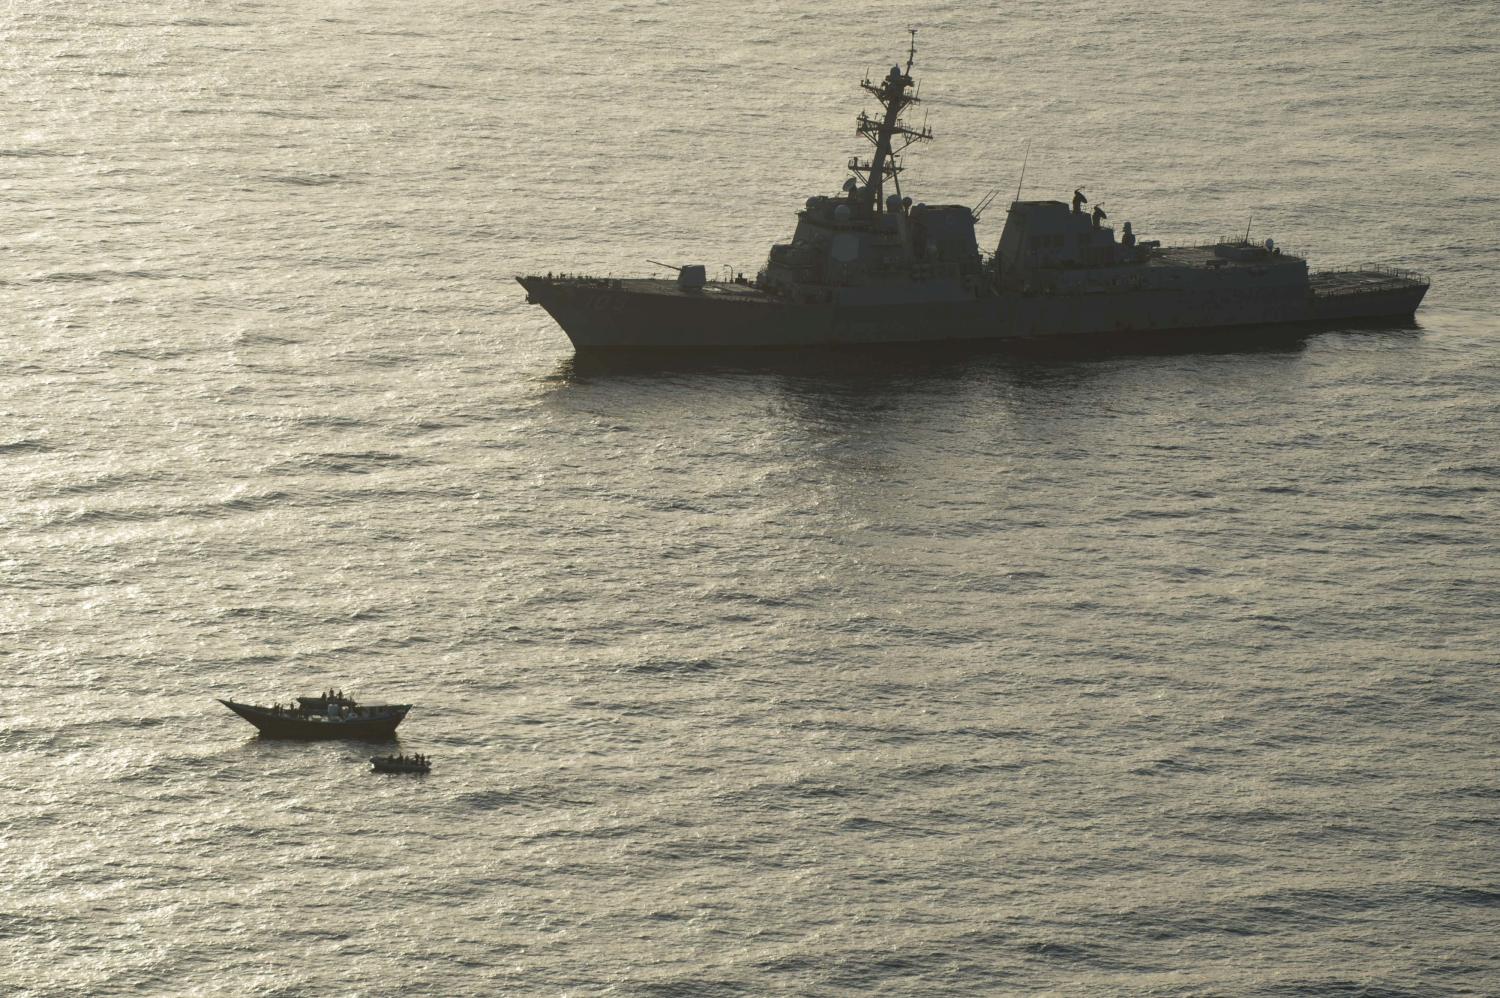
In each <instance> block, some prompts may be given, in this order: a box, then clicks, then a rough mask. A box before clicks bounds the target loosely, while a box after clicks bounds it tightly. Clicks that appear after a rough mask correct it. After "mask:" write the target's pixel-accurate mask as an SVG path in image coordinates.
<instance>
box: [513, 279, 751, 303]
mask: <svg viewBox="0 0 1500 998" xmlns="http://www.w3.org/2000/svg"><path fill="white" fill-rule="evenodd" d="M520 280H521V284H522V286H523V287H526V288H527V290H528V291H529V290H532V289H531V287H530V283H529V282H536V283H537V284H539V285H552V286H554V287H563V288H571V289H578V290H597V291H606V292H607V291H628V292H630V293H631V294H634V295H660V296H662V297H664V298H667V297H670V298H676V297H680V296H682V295H694V296H703V297H708V298H722V299H725V300H731V301H739V302H757V301H769V300H772V299H771V296H770V295H767V294H766V292H765V291H763V290H761V289H760V288H757V287H755V286H754V285H751V284H749V283H744V284H741V283H739V282H736V281H709V282H708V283H706V284H704V285H703V287H702V288H700V289H698V290H696V291H684V290H683V289H682V288H679V287H678V286H677V280H676V278H658V277H589V276H587V275H574V274H568V275H551V274H548V275H547V276H545V277H541V276H536V275H532V276H528V277H524V278H520Z"/></svg>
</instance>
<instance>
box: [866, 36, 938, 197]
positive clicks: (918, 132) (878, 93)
mask: <svg viewBox="0 0 1500 998" xmlns="http://www.w3.org/2000/svg"><path fill="white" fill-rule="evenodd" d="M908 30H909V31H910V32H911V49H910V50H909V51H908V52H907V54H906V71H905V72H902V70H901V67H900V66H892V67H891V71H890V73H889V74H887V76H886V77H885V79H883V80H881V81H880V83H879V84H875V83H871V82H870V81H869V80H862V81H860V84H859V85H860V86H861V87H863V88H865V89H866V90H868V91H869V92H870V93H872V94H874V95H875V99H876V100H878V101H880V103H881V106H883V107H884V108H885V113H884V114H883V115H881V116H880V117H879V118H871V117H870V116H869V115H867V114H865V113H864V112H863V111H861V112H860V114H859V118H858V119H857V123H856V126H855V131H856V132H857V133H858V134H860V135H863V136H864V137H865V138H867V139H869V140H870V144H871V145H873V146H874V147H875V155H874V156H873V157H872V158H871V159H870V160H869V161H868V162H864V163H862V162H860V160H859V157H858V156H855V157H854V158H852V159H850V160H849V169H850V171H851V172H852V173H853V174H854V175H855V176H856V177H858V178H859V180H860V183H862V184H863V185H864V187H865V189H866V190H868V191H869V192H870V194H871V196H872V197H873V198H874V201H875V211H876V212H877V213H881V212H884V211H885V178H886V177H890V178H891V180H892V182H893V183H895V185H896V193H897V194H900V193H901V180H900V176H899V175H900V173H901V169H902V168H901V165H900V164H899V163H898V162H897V156H898V155H899V154H900V152H901V151H902V150H903V149H905V148H906V147H907V146H909V145H911V144H913V143H915V142H928V141H931V139H932V130H931V129H930V128H926V127H924V128H921V129H915V128H908V127H907V126H906V125H904V124H902V123H901V112H902V111H904V110H906V108H908V107H910V106H911V105H912V104H915V103H917V96H916V94H915V93H914V92H913V93H907V91H908V90H913V89H914V87H915V84H914V83H913V82H912V78H911V64H912V62H913V61H914V60H915V59H916V57H917V29H916V28H910V29H908ZM897 142H899V143H900V144H899V145H897V144H896V143H897Z"/></svg>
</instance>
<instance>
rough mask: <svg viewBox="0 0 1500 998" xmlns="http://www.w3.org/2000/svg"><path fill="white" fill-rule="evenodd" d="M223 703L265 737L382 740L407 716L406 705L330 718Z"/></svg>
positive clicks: (230, 701) (221, 701) (243, 704)
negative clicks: (336, 718) (368, 713)
mask: <svg viewBox="0 0 1500 998" xmlns="http://www.w3.org/2000/svg"><path fill="white" fill-rule="evenodd" d="M219 702H220V703H222V704H223V705H224V706H226V707H228V708H229V709H230V710H232V711H234V712H235V713H236V714H238V715H239V716H240V717H242V718H244V719H245V720H246V721H249V722H250V723H251V724H253V725H255V728H256V730H257V731H259V732H260V733H261V736H262V737H265V738H295V739H300V740H303V741H322V740H325V739H331V738H355V739H364V740H367V741H381V740H386V739H390V738H394V737H395V736H396V727H397V725H399V724H400V723H401V722H402V721H403V720H405V719H406V714H407V711H409V710H410V709H411V708H410V707H409V706H407V705H404V704H402V705H391V706H388V707H381V708H375V710H378V711H379V713H377V714H374V715H373V716H370V717H351V718H347V719H343V720H330V719H329V718H326V717H321V716H318V715H298V714H289V713H287V712H285V711H283V712H281V713H279V714H278V713H276V712H275V711H273V710H268V709H267V708H265V707H258V706H256V705H254V704H248V703H236V702H235V701H233V700H220V701H219Z"/></svg>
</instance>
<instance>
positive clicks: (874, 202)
mask: <svg viewBox="0 0 1500 998" xmlns="http://www.w3.org/2000/svg"><path fill="white" fill-rule="evenodd" d="M915 56H916V36H915V32H913V36H912V45H911V50H910V52H909V53H908V55H907V61H906V68H905V69H904V70H903V69H902V68H901V67H900V66H892V67H891V70H890V72H889V73H888V74H887V75H886V76H885V77H884V78H883V79H881V80H879V81H878V82H873V83H872V82H871V81H869V80H864V81H863V82H862V83H861V84H860V85H861V86H862V87H863V88H864V89H865V90H867V91H868V92H869V93H871V94H872V95H874V97H875V99H876V100H877V101H879V102H880V105H881V108H882V112H881V113H880V114H879V115H878V116H876V117H870V116H868V115H866V114H863V113H861V114H860V116H859V118H858V119H857V126H858V131H859V134H861V135H863V136H865V137H866V138H867V139H868V140H869V141H870V143H871V144H872V145H873V147H874V152H873V154H872V155H871V157H870V158H869V159H868V160H861V159H859V158H857V157H856V158H854V159H851V160H850V161H849V164H848V165H849V170H850V172H851V173H852V174H853V176H851V177H850V178H849V179H848V180H847V181H846V182H845V184H844V190H843V193H842V194H840V195H838V196H836V197H812V198H809V199H808V200H807V204H806V206H805V207H804V209H803V210H802V211H800V212H798V217H797V228H796V231H795V234H794V235H793V237H792V240H791V242H789V243H783V244H778V245H776V246H773V247H771V253H770V257H769V259H768V260H767V261H766V265H765V267H764V269H762V270H761V271H760V273H759V274H758V275H757V276H756V278H755V279H754V280H747V279H745V278H743V277H737V278H734V279H733V280H728V281H709V280H707V279H706V277H707V275H706V272H705V268H704V267H703V266H701V265H696V266H684V267H680V268H678V273H677V278H676V280H660V279H651V278H636V279H615V278H602V277H588V276H577V275H554V274H547V275H532V276H524V277H517V278H516V280H518V281H519V282H520V283H521V285H522V287H524V288H525V289H526V300H527V301H528V302H531V303H534V304H538V305H541V306H542V307H543V308H544V309H546V310H547V312H548V313H550V314H551V316H552V317H553V318H554V319H555V320H556V321H557V323H558V325H560V326H561V327H562V328H563V331H564V332H566V333H567V334H568V337H569V338H570V339H571V340H572V341H573V345H574V347H575V348H577V349H579V350H593V349H610V348H625V347H669V348H670V347H699V348H702V347H712V348H732V347H766V346H780V347H793V346H813V345H829V344H840V343H911V342H925V341H938V340H993V339H1011V338H1041V337H1049V338H1050V337H1061V336H1078V335H1088V334H1094V335H1096V336H1104V337H1106V338H1110V337H1118V336H1128V335H1130V334H1136V333H1147V334H1158V333H1167V332H1171V333H1180V334H1183V335H1191V334H1193V333H1197V334H1199V335H1203V334H1205V333H1210V332H1213V331H1222V330H1226V329H1231V328H1234V327H1240V328H1241V330H1243V329H1244V327H1267V326H1286V325H1289V324H1327V323H1333V322H1341V321H1346V320H1370V319H1375V320H1385V319H1391V320H1394V319H1402V318H1409V317H1410V316H1411V315H1412V314H1413V313H1414V312H1415V311H1416V308H1417V306H1418V305H1419V304H1420V303H1421V301H1422V296H1423V295H1424V294H1426V292H1427V289H1428V287H1429V282H1428V281H1427V280H1426V279H1425V278H1424V277H1422V276H1421V275H1418V274H1415V273H1412V272H1410V271H1405V270H1397V269H1392V268H1386V267H1381V266H1374V265H1367V266H1365V267H1363V268H1361V269H1358V270H1344V271H1331V272H1322V273H1310V272H1309V271H1308V266H1307V261H1306V260H1305V259H1303V258H1301V257H1298V256H1295V255H1293V254H1291V253H1288V252H1284V251H1283V250H1282V249H1280V248H1278V247H1277V246H1276V245H1275V244H1274V243H1273V242H1272V240H1270V239H1267V240H1265V241H1264V242H1263V243H1252V242H1250V241H1249V238H1248V231H1247V233H1246V238H1244V239H1238V240H1226V241H1223V242H1220V243H1218V244H1215V245H1207V246H1179V247H1167V246H1162V245H1161V244H1160V243H1159V242H1157V241H1155V240H1142V241H1138V240H1137V239H1136V236H1135V233H1133V232H1132V231H1131V226H1130V223H1129V222H1126V223H1125V225H1124V228H1123V231H1122V233H1121V235H1120V236H1119V238H1116V235H1115V231H1114V229H1113V228H1111V227H1110V226H1107V225H1105V224H1104V222H1105V221H1106V219H1107V216H1106V215H1105V214H1104V212H1103V211H1102V210H1101V209H1100V208H1099V207H1098V206H1095V207H1094V209H1093V210H1092V211H1089V212H1085V211H1084V210H1083V208H1082V206H1083V204H1085V203H1086V202H1087V198H1085V197H1084V195H1083V194H1082V192H1081V191H1075V192H1074V197H1073V200H1072V203H1071V204H1069V203H1067V202H1063V201H1022V200H1019V197H1020V188H1019V186H1018V188H1017V200H1015V201H1012V202H1011V205H1010V209H1009V212H1008V213H1007V217H1006V221H1005V226H1004V229H1003V231H1002V233H1001V236H1000V242H999V245H998V246H997V247H996V250H995V252H994V254H992V255H986V254H982V253H981V252H980V250H979V245H978V242H977V241H976V239H975V235H974V226H975V223H976V221H977V220H978V216H979V213H980V212H982V211H983V209H984V207H985V205H986V204H987V203H988V202H987V201H986V202H985V203H982V204H981V205H979V206H978V208H970V207H968V206H966V205H952V204H949V205H929V204H913V203H912V199H911V198H909V197H904V196H902V193H901V185H900V177H901V173H902V172H903V169H904V168H903V167H902V166H901V164H900V154H901V152H902V150H904V149H905V148H907V147H908V146H910V145H912V144H913V143H917V142H925V141H929V140H931V138H932V133H931V131H930V130H928V129H927V128H921V129H916V128H911V127H908V126H907V125H906V124H904V123H903V121H902V118H901V115H902V112H903V111H904V110H905V109H906V108H908V107H910V106H911V105H912V104H913V103H916V101H917V97H916V94H915V92H914V90H915V84H914V81H913V80H912V77H911V67H912V62H913V60H914V59H915ZM1023 177H1024V170H1023ZM888 182H889V184H890V186H891V188H892V192H891V193H890V194H889V195H887V194H886V187H887V183H888Z"/></svg>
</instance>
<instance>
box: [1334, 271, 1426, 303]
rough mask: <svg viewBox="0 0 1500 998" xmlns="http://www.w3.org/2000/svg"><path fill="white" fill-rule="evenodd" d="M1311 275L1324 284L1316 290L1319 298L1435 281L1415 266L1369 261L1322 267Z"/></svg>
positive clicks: (1378, 290) (1391, 289) (1394, 289)
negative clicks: (1335, 267) (1359, 263)
mask: <svg viewBox="0 0 1500 998" xmlns="http://www.w3.org/2000/svg"><path fill="white" fill-rule="evenodd" d="M1308 277H1309V278H1310V279H1311V280H1313V281H1314V282H1316V283H1321V284H1322V285H1323V287H1318V288H1316V290H1315V291H1314V294H1316V295H1317V296H1318V297H1319V298H1337V297H1339V296H1341V295H1364V294H1371V293H1376V292H1381V291H1397V290H1401V289H1403V288H1409V287H1411V286H1412V285H1413V284H1424V285H1431V283H1432V282H1431V281H1429V280H1428V279H1427V277H1426V275H1424V274H1421V273H1419V272H1417V271H1415V270H1407V269H1405V268H1402V267H1392V266H1390V265H1389V264H1381V263H1366V264H1361V265H1360V266H1359V267H1346V268H1339V269H1336V270H1319V271H1314V272H1313V273H1311V274H1309V275H1308Z"/></svg>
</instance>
